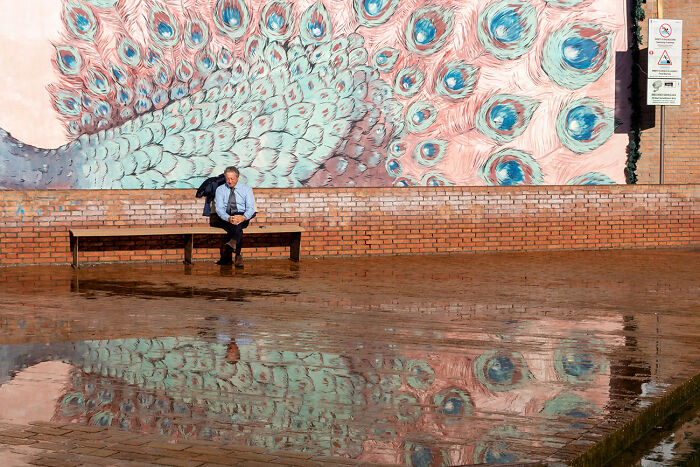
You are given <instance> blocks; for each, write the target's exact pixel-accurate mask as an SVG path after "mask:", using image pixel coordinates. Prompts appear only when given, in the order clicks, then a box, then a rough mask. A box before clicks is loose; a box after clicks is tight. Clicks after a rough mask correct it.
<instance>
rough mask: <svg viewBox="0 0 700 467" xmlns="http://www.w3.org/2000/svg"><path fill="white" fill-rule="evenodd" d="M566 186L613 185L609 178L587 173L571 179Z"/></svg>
mask: <svg viewBox="0 0 700 467" xmlns="http://www.w3.org/2000/svg"><path fill="white" fill-rule="evenodd" d="M566 184H567V185H614V184H615V182H614V181H612V179H611V178H610V177H608V176H607V175H605V174H602V173H600V172H588V173H586V174H583V175H579V176H577V177H574V178H572V179H571V180H569V181H568V182H566Z"/></svg>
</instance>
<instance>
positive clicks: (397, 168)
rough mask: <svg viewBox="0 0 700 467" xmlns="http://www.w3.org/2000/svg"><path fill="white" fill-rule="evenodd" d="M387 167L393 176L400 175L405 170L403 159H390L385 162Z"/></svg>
mask: <svg viewBox="0 0 700 467" xmlns="http://www.w3.org/2000/svg"><path fill="white" fill-rule="evenodd" d="M385 167H386V171H387V173H388V174H389V175H391V176H393V177H398V176H399V175H401V172H402V171H403V168H402V166H401V161H400V160H398V159H388V160H387V161H386V163H385Z"/></svg>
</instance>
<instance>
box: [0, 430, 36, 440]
mask: <svg viewBox="0 0 700 467" xmlns="http://www.w3.org/2000/svg"><path fill="white" fill-rule="evenodd" d="M34 435H35V433H33V432H29V431H27V430H23V429H9V430H2V431H0V436H7V437H8V438H29V437H30V436H34Z"/></svg>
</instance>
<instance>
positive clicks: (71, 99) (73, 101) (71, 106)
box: [54, 91, 80, 116]
mask: <svg viewBox="0 0 700 467" xmlns="http://www.w3.org/2000/svg"><path fill="white" fill-rule="evenodd" d="M54 105H55V106H56V110H58V111H59V112H60V113H61V114H63V115H68V116H77V115H80V98H79V97H78V96H77V95H75V94H73V93H71V92H65V91H60V92H58V93H57V94H56V98H55V100H54Z"/></svg>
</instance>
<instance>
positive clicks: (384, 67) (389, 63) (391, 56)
mask: <svg viewBox="0 0 700 467" xmlns="http://www.w3.org/2000/svg"><path fill="white" fill-rule="evenodd" d="M398 58H399V51H398V50H397V49H395V48H393V47H382V48H381V49H379V50H377V51H376V52H375V53H374V57H373V58H372V63H373V64H374V66H375V67H377V69H379V71H383V72H389V71H391V70H392V69H393V68H394V65H395V64H396V60H398Z"/></svg>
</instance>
